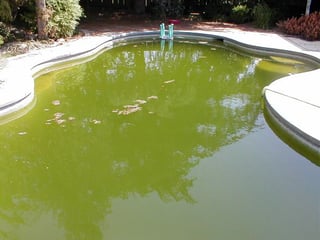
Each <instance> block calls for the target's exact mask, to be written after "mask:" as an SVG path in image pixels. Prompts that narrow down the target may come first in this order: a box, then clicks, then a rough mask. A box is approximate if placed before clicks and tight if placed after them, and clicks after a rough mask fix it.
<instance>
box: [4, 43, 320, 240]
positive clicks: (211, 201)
mask: <svg viewBox="0 0 320 240" xmlns="http://www.w3.org/2000/svg"><path fill="white" fill-rule="evenodd" d="M222 59H224V60H226V62H222V61H221V60H222ZM274 69H277V70H278V71H277V72H275V71H274ZM308 69H312V66H311V67H310V66H309V65H307V64H304V63H302V62H296V61H293V62H291V63H286V64H283V63H281V62H279V61H277V59H276V58H274V57H272V56H271V57H270V56H268V57H266V56H264V57H262V56H247V55H246V54H244V53H242V52H239V51H236V50H234V49H230V48H226V47H225V46H224V45H223V44H221V43H217V42H213V43H210V44H194V43H178V42H174V43H173V44H172V43H171V44H170V43H169V42H164V43H159V42H158V41H145V42H142V43H141V42H140V43H132V44H127V45H121V44H119V45H118V46H116V47H114V48H112V49H110V50H108V51H106V52H104V53H103V54H101V55H99V56H98V57H97V58H95V59H94V60H92V61H90V62H88V63H86V64H81V65H76V66H74V67H72V68H65V69H61V70H59V71H54V72H51V73H48V74H45V75H43V76H41V77H39V78H38V79H37V80H36V98H35V102H34V104H35V107H34V108H33V109H32V110H31V111H30V112H29V113H28V114H26V115H25V116H24V117H22V118H19V119H16V120H14V121H11V122H9V123H7V124H4V125H2V126H0V140H1V142H2V143H3V144H2V150H1V155H0V167H1V172H0V178H1V181H0V189H1V196H2V197H1V199H0V213H1V214H0V237H3V238H4V239H196V238H197V239H212V238H219V239H246V240H247V239H279V240H280V239H296V240H300V239H310V240H313V239H314V240H316V239H318V236H319V234H320V205H319V204H320V187H319V184H318V183H319V180H320V168H319V167H318V166H317V164H316V163H315V162H313V161H311V160H310V159H307V158H305V157H303V156H302V155H300V154H298V153H297V152H296V151H295V150H293V149H292V148H290V147H289V146H287V145H286V144H285V143H283V142H282V141H281V140H280V139H279V138H278V137H277V136H276V135H275V134H274V133H273V131H272V130H271V129H270V128H269V126H268V125H267V124H266V122H265V119H264V116H263V110H262V99H261V91H262V89H263V87H264V86H266V85H267V84H269V83H270V82H272V81H273V80H275V79H277V78H279V77H281V76H286V75H287V74H290V73H295V72H299V71H306V70H308Z"/></svg>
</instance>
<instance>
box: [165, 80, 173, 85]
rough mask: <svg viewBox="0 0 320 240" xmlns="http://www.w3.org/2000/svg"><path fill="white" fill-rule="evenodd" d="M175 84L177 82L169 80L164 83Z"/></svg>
mask: <svg viewBox="0 0 320 240" xmlns="http://www.w3.org/2000/svg"><path fill="white" fill-rule="evenodd" d="M173 82H175V80H168V81H165V82H164V83H165V84H168V83H173Z"/></svg>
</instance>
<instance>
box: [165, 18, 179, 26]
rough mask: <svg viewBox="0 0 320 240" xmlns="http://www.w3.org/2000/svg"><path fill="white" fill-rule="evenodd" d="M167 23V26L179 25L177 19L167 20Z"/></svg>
mask: <svg viewBox="0 0 320 240" xmlns="http://www.w3.org/2000/svg"><path fill="white" fill-rule="evenodd" d="M168 23H169V24H175V25H176V24H180V20H178V19H169V20H168Z"/></svg>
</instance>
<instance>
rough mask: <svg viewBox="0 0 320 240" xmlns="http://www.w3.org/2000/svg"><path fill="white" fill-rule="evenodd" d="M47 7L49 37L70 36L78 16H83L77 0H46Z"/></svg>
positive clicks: (77, 22) (76, 23) (77, 21)
mask: <svg viewBox="0 0 320 240" xmlns="http://www.w3.org/2000/svg"><path fill="white" fill-rule="evenodd" d="M47 8H48V14H49V20H48V25H47V31H48V35H49V37H51V38H60V37H70V36H72V35H73V33H74V31H75V29H76V27H77V25H78V24H79V20H80V18H81V17H82V16H83V11H82V8H81V6H80V4H79V0H47Z"/></svg>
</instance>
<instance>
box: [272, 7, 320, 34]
mask: <svg viewBox="0 0 320 240" xmlns="http://www.w3.org/2000/svg"><path fill="white" fill-rule="evenodd" d="M277 25H278V27H279V28H280V29H281V30H282V31H284V32H285V33H288V34H291V35H298V36H301V37H302V38H304V39H307V40H320V12H314V13H311V14H310V15H307V16H306V15H305V16H301V17H299V18H296V17H293V18H290V19H288V20H285V21H280V22H279V23H278V24H277Z"/></svg>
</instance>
